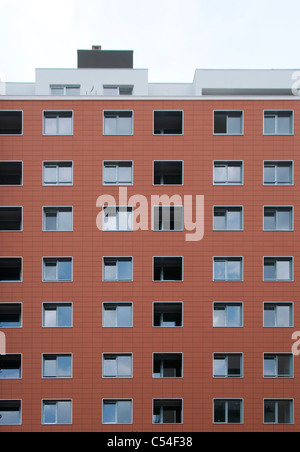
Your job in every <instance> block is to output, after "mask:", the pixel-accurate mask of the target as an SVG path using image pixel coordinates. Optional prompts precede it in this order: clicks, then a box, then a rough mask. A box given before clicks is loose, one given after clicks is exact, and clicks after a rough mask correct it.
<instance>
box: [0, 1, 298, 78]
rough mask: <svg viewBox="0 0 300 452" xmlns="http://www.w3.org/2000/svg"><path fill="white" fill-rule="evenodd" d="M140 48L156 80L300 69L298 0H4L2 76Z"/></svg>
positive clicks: (142, 62) (139, 57)
mask: <svg viewBox="0 0 300 452" xmlns="http://www.w3.org/2000/svg"><path fill="white" fill-rule="evenodd" d="M93 44H97V45H102V48H103V49H104V50H134V67H135V68H148V69H149V81H150V82H192V79H193V75H194V71H195V69H196V68H197V69H201V68H203V69H207V68H214V69H219V68H222V69H223V68H233V69H237V68H249V69H253V68H258V69H259V68H272V69H276V68H287V69H298V68H300V52H299V0H250V1H249V0H51V1H46V0H0V74H2V75H1V77H2V79H3V74H4V75H5V78H6V81H13V82H15V81H34V69H35V68H36V67H49V68H51V67H60V68H63V67H66V68H69V67H71V68H72V67H76V65H77V49H91V47H92V45H93Z"/></svg>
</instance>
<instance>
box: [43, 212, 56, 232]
mask: <svg viewBox="0 0 300 452" xmlns="http://www.w3.org/2000/svg"><path fill="white" fill-rule="evenodd" d="M45 217H46V228H45V229H46V231H56V230H57V226H56V217H57V214H56V212H47V213H46V214H45Z"/></svg>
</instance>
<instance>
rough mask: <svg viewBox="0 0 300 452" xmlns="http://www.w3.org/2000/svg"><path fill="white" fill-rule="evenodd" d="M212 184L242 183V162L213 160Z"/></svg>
mask: <svg viewBox="0 0 300 452" xmlns="http://www.w3.org/2000/svg"><path fill="white" fill-rule="evenodd" d="M214 184H215V185H242V184H243V163H242V162H226V161H218V162H214Z"/></svg>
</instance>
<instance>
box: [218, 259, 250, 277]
mask: <svg viewBox="0 0 300 452" xmlns="http://www.w3.org/2000/svg"><path fill="white" fill-rule="evenodd" d="M242 280H243V258H242V257H224V258H223V257H215V258H214V281H242Z"/></svg>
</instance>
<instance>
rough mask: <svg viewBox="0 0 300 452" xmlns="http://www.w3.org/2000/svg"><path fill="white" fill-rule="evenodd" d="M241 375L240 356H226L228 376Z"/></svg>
mask: <svg viewBox="0 0 300 452" xmlns="http://www.w3.org/2000/svg"><path fill="white" fill-rule="evenodd" d="M241 374H242V369H241V356H239V355H229V356H228V376H229V377H240V376H241Z"/></svg>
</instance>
